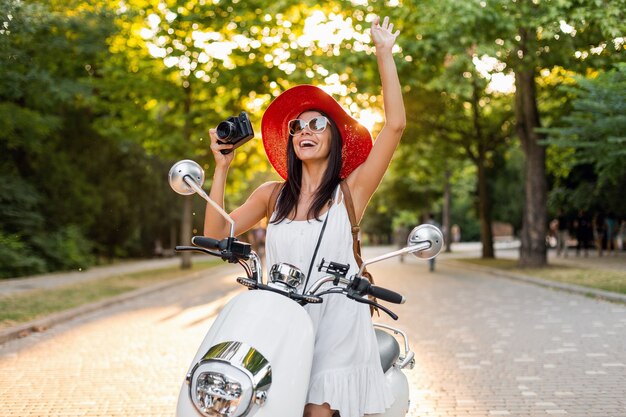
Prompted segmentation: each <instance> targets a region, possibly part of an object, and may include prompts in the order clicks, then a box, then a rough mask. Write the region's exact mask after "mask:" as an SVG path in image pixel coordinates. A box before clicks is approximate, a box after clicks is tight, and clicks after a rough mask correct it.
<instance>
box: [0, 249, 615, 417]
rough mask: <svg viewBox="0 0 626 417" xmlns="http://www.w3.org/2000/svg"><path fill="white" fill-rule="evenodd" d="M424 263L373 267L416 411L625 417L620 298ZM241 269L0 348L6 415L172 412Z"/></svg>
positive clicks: (0, 411) (0, 394)
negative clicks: (399, 295)
mask: <svg viewBox="0 0 626 417" xmlns="http://www.w3.org/2000/svg"><path fill="white" fill-rule="evenodd" d="M427 269H428V267H427V265H426V263H424V262H419V261H418V260H416V259H412V258H410V259H407V262H406V263H405V264H400V263H399V262H398V261H397V260H389V261H386V263H384V264H379V265H376V266H374V267H372V268H371V270H372V272H373V273H374V274H375V276H376V278H377V280H378V283H379V284H380V285H384V286H388V287H391V288H394V289H397V290H399V291H401V292H403V293H404V294H406V295H407V298H408V302H407V304H405V305H402V306H398V307H396V308H394V310H395V311H396V312H397V313H398V314H399V315H400V320H399V321H398V322H397V325H398V326H399V327H401V328H403V329H404V330H406V331H407V332H408V333H409V334H410V336H411V343H412V345H413V348H414V350H415V353H416V362H417V365H416V367H415V369H413V370H412V371H410V373H409V378H410V381H411V385H412V408H411V412H410V416H412V417H417V416H420V417H427V416H442V417H443V416H493V415H511V416H548V415H552V414H567V415H573V416H580V417H582V416H598V417H600V416H602V417H617V416H621V417H623V416H626V332H625V327H626V307H625V306H624V305H620V304H611V303H608V302H603V301H597V300H593V299H589V298H585V297H582V296H579V295H572V294H569V293H564V292H558V291H553V290H549V289H545V288H542V287H538V286H533V285H529V284H524V283H519V282H516V281H512V280H507V279H499V278H494V277H491V276H485V275H481V274H480V273H478V272H472V271H463V270H459V269H452V268H451V267H447V266H445V265H443V264H441V265H438V266H437V271H436V272H435V273H429V272H427ZM238 272H239V271H238V269H237V268H236V267H234V266H229V265H227V266H224V267H220V268H218V269H214V270H212V271H210V272H207V274H210V275H207V276H205V277H203V278H200V279H198V280H196V281H193V282H189V283H187V284H184V285H180V286H178V287H175V288H170V289H168V290H167V291H162V292H159V293H154V294H151V295H148V296H146V297H142V298H140V299H135V300H132V301H129V302H126V303H124V304H119V305H116V306H112V307H109V308H107V309H104V310H102V311H100V312H97V313H94V314H91V315H89V316H84V317H82V318H80V319H78V320H74V321H71V322H68V323H66V324H63V325H60V326H57V327H55V328H53V329H51V330H49V331H47V332H44V333H40V334H36V335H33V336H30V337H28V338H25V339H21V340H16V341H12V342H9V343H6V344H5V345H2V346H0V398H1V400H0V416H2V417H4V416H13V415H18V416H47V415H87V416H130V415H132V416H171V415H172V414H173V410H174V407H175V403H176V396H177V392H178V387H179V384H180V383H181V381H182V379H183V377H184V374H185V371H186V369H187V366H188V364H189V363H188V362H189V360H190V358H191V357H192V356H193V354H194V353H195V350H196V347H197V345H198V344H199V343H200V341H201V339H202V337H203V335H204V332H205V331H206V329H207V328H208V326H209V325H210V323H211V322H212V320H213V318H214V317H215V314H216V313H217V312H218V311H219V309H220V308H221V306H223V305H224V303H225V302H226V301H227V300H228V299H229V298H230V297H232V296H233V295H234V294H235V293H236V292H237V291H240V289H239V288H237V287H236V286H235V284H233V277H234V276H235V274H237V273H238ZM380 320H381V321H384V322H387V323H391V320H390V319H387V318H384V317H381V318H380ZM290 417H291V416H290Z"/></svg>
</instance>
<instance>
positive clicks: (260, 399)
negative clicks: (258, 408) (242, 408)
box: [254, 391, 267, 405]
mask: <svg viewBox="0 0 626 417" xmlns="http://www.w3.org/2000/svg"><path fill="white" fill-rule="evenodd" d="M265 401H267V391H258V392H257V393H256V395H255V396H254V403H255V404H258V405H263V404H265Z"/></svg>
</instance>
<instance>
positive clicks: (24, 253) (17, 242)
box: [0, 231, 47, 278]
mask: <svg viewBox="0 0 626 417" xmlns="http://www.w3.org/2000/svg"><path fill="white" fill-rule="evenodd" d="M0 259H2V263H0V278H13V277H18V276H22V275H32V274H41V273H43V272H46V270H47V268H46V263H45V262H44V260H43V259H40V258H39V257H37V256H36V255H34V254H33V253H32V252H31V249H30V248H29V247H28V246H27V245H26V244H25V243H24V242H23V241H22V240H21V238H20V236H19V235H7V234H5V233H2V232H1V231H0Z"/></svg>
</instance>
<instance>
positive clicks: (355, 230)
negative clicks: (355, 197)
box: [339, 181, 363, 268]
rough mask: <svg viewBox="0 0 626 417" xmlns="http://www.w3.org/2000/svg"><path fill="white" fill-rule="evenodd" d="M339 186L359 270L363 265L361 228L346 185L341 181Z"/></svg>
mask: <svg viewBox="0 0 626 417" xmlns="http://www.w3.org/2000/svg"><path fill="white" fill-rule="evenodd" d="M339 185H340V186H341V192H342V193H343V201H344V203H345V205H346V210H348V218H349V219H350V225H351V226H352V249H353V250H354V259H356V263H357V265H358V266H359V268H360V267H361V265H363V258H362V257H361V241H360V240H359V231H360V230H361V227H360V226H359V223H358V222H357V221H356V213H355V211H354V203H353V202H352V194H350V188H349V187H348V183H347V182H345V181H341V182H340V183H339Z"/></svg>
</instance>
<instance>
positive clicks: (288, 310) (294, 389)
mask: <svg viewBox="0 0 626 417" xmlns="http://www.w3.org/2000/svg"><path fill="white" fill-rule="evenodd" d="M313 343H314V332H313V326H312V324H311V319H310V318H309V315H308V314H307V313H306V311H305V310H304V309H303V308H302V307H301V306H300V305H298V304H297V303H296V302H294V301H293V300H290V299H288V298H286V297H284V296H282V295H279V294H276V293H273V292H271V291H247V292H244V293H242V294H240V295H238V296H236V297H235V298H233V299H232V300H231V301H230V302H229V303H228V304H227V305H226V306H225V307H224V309H223V310H222V312H221V313H220V314H219V315H218V317H217V318H216V319H215V322H214V323H213V325H212V326H211V329H210V330H209V332H208V333H207V335H206V337H205V338H204V340H203V342H202V344H201V345H200V348H199V350H198V352H197V353H196V356H195V357H194V360H193V362H192V364H191V367H190V369H189V373H188V383H187V384H183V386H182V388H181V391H180V394H179V397H178V405H177V410H176V415H177V416H179V417H188V416H189V417H190V416H193V417H196V416H203V413H201V412H200V411H199V410H198V408H197V405H198V404H199V405H201V406H205V407H206V408H208V409H210V408H214V409H218V408H219V409H221V410H228V409H231V410H232V411H231V414H229V415H231V416H232V417H238V416H246V415H247V416H252V415H254V417H276V416H298V415H302V412H303V407H304V404H305V401H306V394H307V389H308V384H309V375H310V372H311V361H312V357H313ZM212 348H213V349H212ZM235 350H239V351H238V352H235ZM203 367H204V368H203ZM260 368H263V369H262V370H260ZM257 371H258V373H257V374H255V372H257ZM190 374H191V375H190ZM257 376H258V379H261V381H257V380H256V379H255V378H256V377H257ZM250 380H251V381H252V384H250V383H249V382H248V381H250ZM255 384H257V385H258V386H257V387H255V386H254V385H255ZM250 385H252V387H251V386H250ZM193 396H195V398H196V400H195V402H196V405H194V399H193ZM220 407H221V408H220ZM204 415H209V416H211V415H212V414H210V413H208V412H206V414H204Z"/></svg>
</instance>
